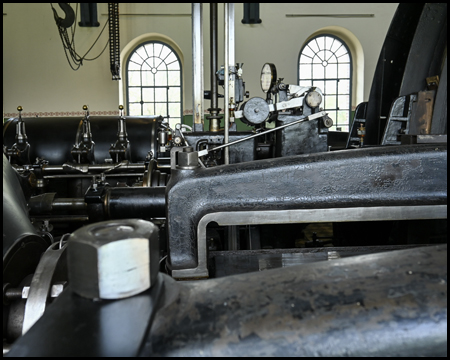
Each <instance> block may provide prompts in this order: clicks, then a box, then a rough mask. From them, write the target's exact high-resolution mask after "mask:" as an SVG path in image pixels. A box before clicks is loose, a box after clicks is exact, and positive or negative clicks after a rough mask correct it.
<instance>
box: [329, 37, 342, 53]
mask: <svg viewBox="0 0 450 360" xmlns="http://www.w3.org/2000/svg"><path fill="white" fill-rule="evenodd" d="M341 45H342V43H341V42H340V41H339V40H337V39H334V42H333V43H332V44H331V47H330V51H332V52H334V53H335V52H336V50H337V49H339V48H340V47H341Z"/></svg>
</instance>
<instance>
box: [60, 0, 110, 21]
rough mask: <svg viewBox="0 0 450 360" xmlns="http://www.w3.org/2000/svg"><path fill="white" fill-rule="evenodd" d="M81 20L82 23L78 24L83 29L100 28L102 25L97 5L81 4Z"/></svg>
mask: <svg viewBox="0 0 450 360" xmlns="http://www.w3.org/2000/svg"><path fill="white" fill-rule="evenodd" d="M60 6H61V5H60ZM80 18H81V21H80V22H79V23H78V25H80V26H82V27H98V26H100V23H99V22H98V21H97V3H81V4H80ZM110 21H111V20H110Z"/></svg>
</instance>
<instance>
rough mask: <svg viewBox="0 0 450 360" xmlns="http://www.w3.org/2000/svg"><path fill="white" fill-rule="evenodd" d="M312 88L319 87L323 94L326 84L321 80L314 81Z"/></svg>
mask: <svg viewBox="0 0 450 360" xmlns="http://www.w3.org/2000/svg"><path fill="white" fill-rule="evenodd" d="M310 85H311V84H310ZM312 86H315V87H318V88H319V89H320V90H322V92H323V91H324V89H325V82H323V81H320V80H313V81H312Z"/></svg>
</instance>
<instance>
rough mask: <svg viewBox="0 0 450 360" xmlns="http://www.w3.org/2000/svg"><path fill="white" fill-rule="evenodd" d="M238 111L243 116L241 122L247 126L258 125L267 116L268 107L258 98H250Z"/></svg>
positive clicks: (264, 101)
mask: <svg viewBox="0 0 450 360" xmlns="http://www.w3.org/2000/svg"><path fill="white" fill-rule="evenodd" d="M240 109H241V110H242V113H243V115H244V117H243V118H241V121H242V122H243V123H244V124H247V125H249V126H253V125H260V124H262V123H263V122H264V121H265V120H266V119H267V117H268V116H269V105H268V104H267V102H266V100H264V99H263V98H260V97H254V98H251V99H250V100H248V101H247V102H245V103H244V104H242V106H241V108H240Z"/></svg>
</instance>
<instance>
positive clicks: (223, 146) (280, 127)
mask: <svg viewBox="0 0 450 360" xmlns="http://www.w3.org/2000/svg"><path fill="white" fill-rule="evenodd" d="M326 115H327V113H326V112H325V111H321V112H318V113H317V114H312V115H309V116H306V117H304V118H301V119H299V120H296V121H294V122H291V123H289V124H285V125H282V126H279V127H276V128H273V129H269V130H266V131H262V132H260V133H258V134H255V135H250V136H247V137H246V138H243V139H239V140H236V141H233V142H230V143H226V144H223V145H219V146H217V147H215V148H213V149H205V150H201V151H199V152H198V156H199V157H200V156H204V155H206V154H208V153H209V152H211V151H216V150H220V149H223V148H227V147H228V146H231V145H234V144H238V143H240V142H243V141H246V140H250V139H253V138H255V137H257V136H261V135H264V134H268V133H271V132H274V131H277V130H281V129H283V128H286V127H288V126H292V125H295V124H298V123H301V122H304V121H308V120H313V119H317V118H320V117H323V116H326Z"/></svg>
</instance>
